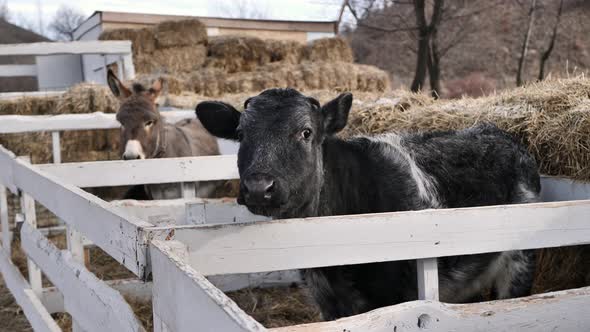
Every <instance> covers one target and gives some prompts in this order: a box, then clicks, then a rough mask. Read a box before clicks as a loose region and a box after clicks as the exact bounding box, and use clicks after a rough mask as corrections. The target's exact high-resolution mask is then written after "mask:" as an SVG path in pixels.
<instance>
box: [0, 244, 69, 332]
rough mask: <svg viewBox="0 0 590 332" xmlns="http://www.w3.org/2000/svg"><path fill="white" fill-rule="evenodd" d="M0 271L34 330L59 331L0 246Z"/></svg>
mask: <svg viewBox="0 0 590 332" xmlns="http://www.w3.org/2000/svg"><path fill="white" fill-rule="evenodd" d="M0 272H1V273H2V278H3V279H4V282H5V283H6V287H8V289H9V290H10V293H11V294H12V296H13V297H14V299H15V300H16V303H18V305H19V306H20V307H21V309H22V310H23V312H24V314H25V316H26V317H27V320H28V321H29V323H30V324H31V326H32V327H33V329H34V330H35V331H48V332H58V331H61V329H60V328H59V326H58V325H57V324H56V323H55V321H54V320H53V318H51V315H50V314H49V312H48V311H47V309H45V307H44V306H43V304H42V303H41V301H40V300H39V298H37V296H36V295H35V292H33V290H32V289H31V286H30V285H29V284H28V282H27V281H26V280H25V278H24V277H23V275H22V274H21V273H20V271H19V270H18V268H17V267H16V266H15V265H14V264H13V263H12V261H11V260H10V257H9V256H8V255H7V253H6V251H5V250H4V249H3V248H0Z"/></svg>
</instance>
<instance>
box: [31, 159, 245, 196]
mask: <svg viewBox="0 0 590 332" xmlns="http://www.w3.org/2000/svg"><path fill="white" fill-rule="evenodd" d="M236 163H237V158H236V156H235V155H221V156H203V157H183V158H165V159H143V160H111V161H94V162H82V163H65V164H59V165H53V164H45V165H36V167H38V168H39V169H40V170H42V171H44V172H47V173H49V174H52V175H54V176H57V177H58V178H61V179H63V181H67V182H68V183H70V184H73V185H75V186H78V187H81V188H90V187H109V186H122V185H135V184H154V183H175V182H195V181H207V180H232V179H238V178H239V174H238V168H237V166H236ZM162 170H166V171H165V172H162ZM104 174H108V175H109V176H104Z"/></svg>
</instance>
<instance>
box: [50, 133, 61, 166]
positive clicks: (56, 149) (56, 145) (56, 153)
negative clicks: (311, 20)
mask: <svg viewBox="0 0 590 332" xmlns="http://www.w3.org/2000/svg"><path fill="white" fill-rule="evenodd" d="M51 151H52V154H53V163H54V164H61V144H60V141H59V131H52V132H51Z"/></svg>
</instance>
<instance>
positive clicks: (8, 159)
mask: <svg viewBox="0 0 590 332" xmlns="http://www.w3.org/2000/svg"><path fill="white" fill-rule="evenodd" d="M15 159H16V156H15V155H14V153H12V151H10V150H8V149H6V148H5V147H3V146H2V145H0V169H1V170H2V172H0V185H2V186H4V187H6V188H7V189H9V190H10V191H11V192H12V193H13V194H18V188H17V187H16V186H15V185H14V182H13V180H12V163H13V162H14V160H15Z"/></svg>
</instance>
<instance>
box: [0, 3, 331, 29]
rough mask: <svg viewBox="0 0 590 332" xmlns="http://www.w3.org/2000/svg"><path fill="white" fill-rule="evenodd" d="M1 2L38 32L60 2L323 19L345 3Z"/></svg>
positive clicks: (88, 10) (93, 7) (86, 7)
mask: <svg viewBox="0 0 590 332" xmlns="http://www.w3.org/2000/svg"><path fill="white" fill-rule="evenodd" d="M2 2H4V3H6V4H7V6H8V9H9V11H10V12H11V14H12V21H13V22H17V23H19V21H23V20H26V21H28V23H29V25H33V27H34V28H35V30H37V31H38V26H39V21H40V20H39V17H41V21H42V23H43V25H47V23H48V22H49V21H50V20H51V18H52V17H53V16H54V14H55V12H56V11H57V9H58V8H59V7H60V6H61V5H66V6H72V7H75V8H78V9H79V10H80V11H81V12H83V13H84V14H85V15H86V16H89V15H91V14H92V13H93V12H94V11H97V10H111V11H124V12H136V13H154V14H171V15H195V16H218V17H237V16H239V12H245V14H246V15H248V16H255V18H267V19H277V20H309V21H312V20H318V21H322V20H335V19H336V18H337V16H338V11H339V9H340V4H341V3H342V1H341V0H280V1H277V0H209V1H207V0H106V1H98V0H81V1H71V0H69V1H67V0H0V4H1V3H2ZM39 8H41V13H42V14H41V15H39ZM240 8H241V10H240ZM21 23H22V22H21Z"/></svg>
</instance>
